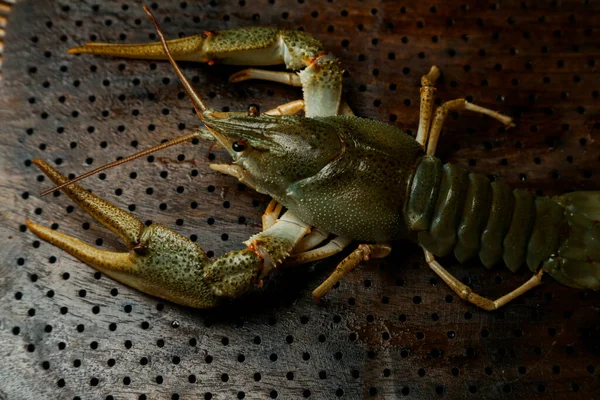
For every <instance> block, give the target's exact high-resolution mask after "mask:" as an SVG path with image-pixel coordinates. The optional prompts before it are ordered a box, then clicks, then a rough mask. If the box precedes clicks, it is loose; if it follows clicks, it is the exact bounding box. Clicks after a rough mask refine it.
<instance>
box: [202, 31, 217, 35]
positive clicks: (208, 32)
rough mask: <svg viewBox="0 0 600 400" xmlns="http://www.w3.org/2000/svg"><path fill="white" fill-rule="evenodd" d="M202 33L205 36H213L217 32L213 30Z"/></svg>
mask: <svg viewBox="0 0 600 400" xmlns="http://www.w3.org/2000/svg"><path fill="white" fill-rule="evenodd" d="M204 34H205V35H206V36H215V35H216V34H217V32H215V31H204Z"/></svg>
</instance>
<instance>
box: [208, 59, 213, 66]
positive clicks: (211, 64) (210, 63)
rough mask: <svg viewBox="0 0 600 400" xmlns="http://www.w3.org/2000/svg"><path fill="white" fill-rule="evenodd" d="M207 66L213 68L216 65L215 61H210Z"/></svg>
mask: <svg viewBox="0 0 600 400" xmlns="http://www.w3.org/2000/svg"><path fill="white" fill-rule="evenodd" d="M207 64H208V65H210V66H213V65H215V60H208V62H207Z"/></svg>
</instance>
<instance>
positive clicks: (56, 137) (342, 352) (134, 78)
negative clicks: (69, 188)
mask: <svg viewBox="0 0 600 400" xmlns="http://www.w3.org/2000/svg"><path fill="white" fill-rule="evenodd" d="M5 3H6V2H5ZM6 4H8V3H6ZM150 4H151V6H152V7H153V8H154V12H155V14H156V15H157V17H158V18H159V21H160V23H161V24H162V27H163V29H164V30H165V33H166V34H167V36H169V37H177V36H178V35H181V34H187V35H189V34H194V33H197V32H200V31H203V30H206V29H208V30H219V29H226V28H234V27H243V26H254V25H268V24H277V25H281V26H283V27H285V28H289V29H305V30H306V31H310V32H311V33H313V34H314V35H315V36H316V37H317V38H318V39H320V40H322V41H323V42H324V43H325V45H326V46H327V48H329V49H330V50H331V51H333V52H334V53H335V54H337V55H338V56H339V57H340V59H341V60H342V64H343V65H344V68H345V69H346V71H347V73H346V77H345V80H344V85H345V89H344V95H345V97H346V99H347V101H348V103H349V104H350V105H351V107H352V108H353V109H354V110H355V111H356V112H357V114H358V115H360V116H363V117H368V118H374V119H379V120H383V121H387V122H390V123H392V124H394V125H396V126H398V127H401V128H403V129H406V130H410V131H411V132H412V133H413V134H414V133H415V132H416V128H417V126H416V124H417V121H418V104H419V101H418V100H419V80H420V77H421V75H422V74H423V73H425V72H426V71H428V70H429V67H430V66H431V65H432V64H436V65H438V66H439V67H440V68H441V69H442V72H443V76H442V78H441V79H440V81H439V83H438V85H437V87H438V91H437V97H438V98H439V101H443V100H451V99H454V98H459V97H465V96H468V98H469V99H470V100H472V101H473V102H475V103H477V104H480V105H482V106H485V107H489V108H493V109H497V110H498V111H500V112H502V113H505V114H509V115H511V116H514V117H515V119H516V122H517V127H516V128H514V129H511V130H508V131H504V130H502V129H500V126H499V124H498V123H497V122H495V121H492V120H490V119H489V118H484V117H480V116H477V115H473V114H467V113H464V114H460V115H454V118H449V122H448V124H447V126H446V129H445V131H444V134H443V136H442V138H441V140H440V144H439V146H438V148H439V155H440V156H441V157H442V158H443V159H445V160H447V161H454V162H458V163H461V164H463V165H466V166H469V168H470V169H472V170H475V171H479V172H483V173H485V174H488V175H490V176H492V177H493V178H494V179H499V180H504V181H506V182H508V183H510V184H511V185H513V186H515V187H521V188H530V189H532V190H536V191H538V194H548V195H550V194H556V193H562V192H566V191H569V190H598V189H600V180H599V176H600V175H599V173H598V164H599V162H600V158H599V155H600V152H599V150H600V148H599V146H600V145H599V144H598V138H599V137H600V104H599V95H598V91H599V90H600V84H599V83H598V82H599V80H598V73H599V64H600V54H599V53H598V48H599V47H598V46H599V45H600V35H599V34H598V27H597V18H598V17H597V16H598V14H599V12H600V7H599V5H598V4H597V3H595V2H588V1H570V0H569V1H562V2H551V1H535V2H521V1H507V2H501V3H495V2H468V1H465V0H463V1H453V0H452V1H444V2H441V1H438V2H426V3H423V2H421V3H419V2H381V1H374V0H373V1H372V0H365V1H360V2H351V3H350V2H348V3H346V2H342V1H333V2H313V1H309V0H306V1H303V0H302V1H292V0H275V1H262V0H261V1H260V2H254V1H218V2H217V1H210V2H182V1H160V2H158V1H157V2H156V3H150ZM1 24H2V21H0V28H3V26H1ZM153 32H154V31H153V27H152V25H151V23H150V21H148V20H147V19H146V17H145V15H144V14H143V11H142V10H141V8H140V5H139V3H138V2H133V1H116V0H107V1H102V2H97V1H90V0H86V1H81V2H66V1H60V2H58V1H47V2H46V1H45V2H39V1H37V2H36V1H21V2H18V3H17V4H16V5H15V6H14V9H13V11H12V12H11V14H10V16H9V18H8V24H7V27H6V36H5V37H4V54H3V55H2V57H3V65H2V69H3V72H2V73H3V80H2V83H1V86H0V121H1V122H2V123H1V124H0V133H1V135H0V144H1V147H0V152H1V154H0V177H1V178H0V184H1V186H2V190H0V204H2V207H1V211H0V212H1V214H0V221H1V222H0V238H1V240H2V243H1V245H0V251H1V253H0V254H1V255H0V256H1V257H2V262H1V263H0V358H1V360H2V362H0V377H1V379H0V399H10V400H14V399H49V398H60V399H74V398H81V399H144V398H146V399H177V398H180V399H187V398H214V399H231V398H246V399H264V398H280V399H288V398H294V399H295V398H304V397H307V396H308V397H310V398H319V399H321V398H323V399H331V398H337V396H340V397H341V398H350V399H360V398H365V397H367V398H380V399H391V398H400V397H405V396H407V397H412V398H418V399H433V398H439V397H446V398H487V399H496V398H522V399H529V398H531V399H533V398H542V397H552V398H557V399H562V398H565V399H566V398H569V399H571V398H585V399H588V398H592V397H593V396H594V395H596V394H597V393H598V388H599V387H600V372H599V369H600V345H599V343H600V313H599V312H598V304H599V300H600V295H599V294H598V293H592V292H587V291H576V290H572V289H568V288H566V287H563V286H560V285H559V284H557V283H556V282H552V281H551V280H550V279H546V282H545V283H544V285H543V286H542V287H540V288H538V289H537V290H534V291H533V292H531V293H528V294H527V295H526V296H524V297H523V298H522V299H520V300H518V301H516V302H515V303H514V304H511V305H509V306H507V307H506V308H505V309H504V310H501V311H499V312H495V313H486V312H483V311H480V310H478V309H476V308H474V307H473V306H471V305H468V304H465V303H464V302H462V301H459V299H458V298H457V297H456V296H454V295H452V294H451V292H450V290H449V289H448V288H447V287H446V286H445V285H444V284H442V283H441V282H440V281H439V280H438V279H436V278H435V277H434V275H433V273H432V272H430V271H429V270H428V268H427V267H426V265H425V262H424V260H423V257H422V255H421V254H420V252H419V251H418V249H417V248H416V247H414V246H412V245H411V244H409V243H400V244H398V245H397V246H396V247H395V248H394V252H393V254H392V256H391V257H389V258H388V259H385V260H383V261H382V262H369V263H367V264H365V265H363V267H362V268H360V269H358V270H357V271H355V272H353V273H352V274H351V275H349V276H348V277H347V278H346V279H345V280H344V281H343V282H341V284H340V286H339V287H338V288H337V289H335V290H333V291H332V292H331V293H330V294H329V295H328V296H327V298H326V302H325V303H324V304H323V305H315V304H314V303H313V301H312V299H311V297H310V292H311V290H312V289H313V288H314V287H316V286H317V285H318V284H319V283H320V282H321V281H322V280H323V278H324V277H325V276H326V275H327V274H328V273H329V272H330V270H331V268H333V266H334V265H335V263H336V261H339V258H337V259H335V260H328V261H326V262H322V263H319V264H317V265H312V266H308V267H304V268H296V269H292V270H289V271H285V272H284V273H281V274H279V275H277V276H275V277H274V278H273V279H272V280H271V281H270V282H269V284H268V285H267V287H266V288H265V289H264V290H263V291H262V292H261V293H255V294H252V295H250V296H248V297H247V298H245V299H244V300H242V301H239V302H236V303H233V304H232V305H231V306H228V307H224V308H221V309H217V310H213V311H196V310H191V309H187V308H184V307H179V306H176V305H173V304H168V303H164V304H163V303H161V302H159V301H158V300H157V299H154V298H151V297H149V296H145V295H143V294H140V293H138V292H136V291H135V290H132V289H129V288H127V287H125V286H123V285H121V284H119V283H117V282H114V281H112V280H110V279H108V278H107V277H104V276H101V275H98V274H95V272H94V271H93V270H92V269H91V268H89V267H87V266H85V265H82V264H81V263H79V262H77V261H76V260H74V259H73V258H72V257H70V256H68V255H66V254H65V253H63V252H61V251H59V250H58V249H56V248H54V247H52V246H50V245H48V244H46V243H40V242H38V241H37V239H36V237H35V236H34V235H33V234H31V233H30V232H27V231H26V230H25V229H24V223H25V219H26V218H30V219H32V220H34V221H36V222H39V223H43V224H46V225H52V224H57V225H56V226H55V227H56V228H57V229H59V230H61V231H63V232H66V233H68V234H71V235H74V236H77V237H79V238H81V239H82V240H84V241H86V242H88V243H92V244H93V243H96V244H97V245H101V246H102V247H103V248H107V249H116V248H119V249H120V248H122V245H121V244H120V243H118V242H117V240H116V239H115V238H114V237H113V236H112V235H111V234H110V232H108V231H106V230H105V229H104V228H102V227H100V226H99V225H98V224H96V223H94V222H93V221H91V220H90V218H88V217H87V216H86V215H84V213H83V212H81V210H78V209H76V208H70V206H71V205H72V204H71V203H70V202H69V201H68V199H67V198H66V196H64V195H58V196H57V197H54V196H49V197H46V198H43V199H41V198H39V196H38V193H39V192H40V191H42V190H43V189H45V188H47V187H49V185H50V183H49V182H48V180H44V179H43V178H42V177H41V175H40V173H39V172H38V171H37V170H36V169H35V168H34V167H33V166H31V160H32V159H33V158H35V157H40V158H43V159H46V160H48V161H50V162H52V163H54V165H57V167H58V168H59V169H60V170H61V171H62V172H64V173H67V174H79V173H81V172H83V171H86V170H88V169H89V168H93V167H96V166H99V165H102V164H104V163H106V162H109V161H113V160H115V159H116V158H117V157H119V156H125V155H128V154H130V153H132V152H134V151H136V149H141V148H145V147H148V146H150V145H152V144H155V143H158V142H159V141H160V140H163V139H169V138H172V137H174V136H176V135H178V134H180V133H182V132H189V131H190V130H191V129H193V127H194V126H198V125H199V122H198V120H197V119H196V117H195V115H194V114H193V110H192V108H191V105H190V103H189V102H188V101H187V99H186V98H185V96H183V95H181V93H182V89H181V86H180V85H179V83H178V82H177V81H176V79H175V77H174V74H173V73H172V71H171V68H170V66H169V65H168V64H167V63H164V62H156V63H151V62H147V61H135V60H119V59H112V58H96V57H91V56H78V57H75V56H69V55H67V54H66V49H67V48H69V47H71V46H74V45H77V44H81V43H84V42H86V41H89V40H92V41H109V42H117V43H124V42H143V41H148V40H153V39H154V36H153V35H154V33H153ZM184 69H185V72H186V73H187V75H188V76H189V77H191V78H193V80H194V84H195V85H196V87H197V88H198V90H199V91H200V93H201V94H202V95H203V96H205V97H206V98H207V102H208V103H209V104H210V105H211V106H213V107H214V108H215V109H217V110H221V109H230V110H243V109H245V108H246V106H247V105H248V104H250V103H257V104H260V105H261V107H262V108H263V109H268V108H270V107H273V106H275V105H277V104H281V103H284V102H287V101H291V100H294V99H296V98H298V97H299V96H300V90H299V89H297V88H288V87H284V86H279V85H272V84H268V83H260V82H245V83H242V84H238V85H230V84H228V83H227V77H228V75H229V74H231V73H233V72H235V71H237V70H239V68H233V67H223V66H218V67H217V66H215V67H208V66H205V65H193V64H184ZM209 154H210V156H209ZM213 157H214V159H216V160H221V161H226V160H227V155H226V152H224V151H223V150H214V151H211V149H210V144H209V143H199V144H197V145H187V146H181V147H179V148H172V149H169V150H167V151H165V152H163V153H161V154H160V155H157V156H156V157H154V158H153V159H151V160H152V161H149V160H138V161H136V162H134V163H131V164H129V165H126V166H123V167H122V168H119V169H113V170H111V171H108V172H107V173H106V175H105V176H104V179H102V178H99V177H96V178H91V179H88V180H87V181H85V183H84V186H85V187H87V188H90V189H91V190H93V191H94V193H97V194H100V195H101V196H102V197H104V198H106V199H108V200H109V201H112V202H114V203H115V204H118V205H121V206H123V207H129V208H130V209H133V210H134V211H133V212H134V213H135V214H136V215H137V216H139V217H140V218H142V219H143V220H152V221H156V222H159V223H162V224H165V225H167V226H170V227H172V228H173V229H176V230H177V231H178V232H180V233H182V234H184V235H186V236H188V237H193V238H195V239H196V240H197V242H198V243H199V244H200V245H201V247H202V248H204V249H205V250H207V251H209V250H210V251H213V252H214V254H216V255H219V254H222V253H224V252H226V251H229V250H232V249H236V248H240V247H241V242H242V241H243V240H244V239H245V238H247V237H248V236H249V235H251V234H252V233H255V232H257V231H258V230H259V222H260V215H261V212H262V210H263V209H264V207H265V206H266V204H267V201H268V199H267V198H266V197H264V196H261V195H258V194H256V193H253V192H252V191H251V190H250V189H247V188H244V187H243V186H240V185H238V184H237V182H235V181H234V180H233V178H230V177H226V176H221V175H219V174H217V173H215V172H213V171H211V170H210V169H209V168H208V162H209V158H213ZM149 188H151V189H152V190H149ZM149 193H151V194H149ZM192 235H193V236H192ZM225 235H226V236H225ZM442 262H443V264H444V265H445V266H447V267H448V268H449V269H450V270H451V271H452V272H453V273H455V274H456V275H457V276H458V277H460V278H461V279H462V280H463V281H465V282H468V283H470V285H471V286H472V287H473V288H474V289H475V290H476V291H478V292H480V293H483V294H485V295H488V296H490V297H494V296H498V295H501V294H504V293H505V292H507V291H509V290H511V289H512V288H514V287H516V286H517V285H519V284H520V283H521V282H523V281H525V280H526V279H528V277H529V274H528V273H526V272H525V271H520V272H519V273H517V274H514V275H513V274H511V273H510V272H509V271H508V270H506V269H503V268H497V269H494V270H492V271H487V270H485V268H482V266H481V264H480V263H478V262H472V263H469V264H467V265H462V266H461V265H458V264H457V263H456V261H455V260H453V259H445V260H442Z"/></svg>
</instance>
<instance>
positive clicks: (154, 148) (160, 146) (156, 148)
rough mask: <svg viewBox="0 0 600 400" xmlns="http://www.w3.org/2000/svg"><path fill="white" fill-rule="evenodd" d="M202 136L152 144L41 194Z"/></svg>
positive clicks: (197, 135) (192, 134)
mask: <svg viewBox="0 0 600 400" xmlns="http://www.w3.org/2000/svg"><path fill="white" fill-rule="evenodd" d="M201 136H203V132H193V133H189V134H187V135H183V136H179V137H177V138H175V139H171V140H169V141H168V142H165V143H161V144H157V145H156V146H152V147H150V148H149V149H146V150H142V151H140V152H138V153H135V154H132V155H130V156H127V157H125V158H122V159H120V160H117V161H113V162H111V163H108V164H105V165H103V166H101V167H98V168H96V169H93V170H91V171H88V172H86V173H85V174H83V175H79V176H77V177H75V178H73V179H69V180H67V181H66V182H64V183H61V184H60V185H58V186H55V187H53V188H51V189H48V190H45V191H43V192H42V193H41V194H40V196H41V197H44V196H46V195H48V194H50V193H52V192H55V191H57V190H60V189H62V188H64V187H65V186H69V185H70V184H72V183H75V182H79V181H80V180H82V179H85V178H89V177H90V176H92V175H96V174H97V173H99V172H102V171H106V170H107V169H110V168H113V167H116V166H119V165H121V164H125V163H128V162H129V161H133V160H135V159H137V158H140V157H144V156H147V155H148V154H152V153H154V152H157V151H159V150H162V149H166V148H167V147H171V146H175V145H176V144H179V143H183V142H187V141H188V140H190V139H195V138H197V137H201Z"/></svg>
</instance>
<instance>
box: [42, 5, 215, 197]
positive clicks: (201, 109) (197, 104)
mask: <svg viewBox="0 0 600 400" xmlns="http://www.w3.org/2000/svg"><path fill="white" fill-rule="evenodd" d="M144 11H145V12H146V14H148V16H149V17H150V20H151V21H152V23H153V24H154V26H155V27H156V32H157V34H158V37H159V38H160V42H161V44H162V48H163V51H164V53H165V54H166V55H167V58H168V59H169V62H170V63H171V65H172V66H173V69H174V70H175V73H176V74H177V77H178V78H179V80H180V81H181V83H182V84H183V87H184V88H185V90H186V92H187V94H188V96H189V97H190V99H191V100H192V104H193V105H194V109H195V110H196V113H197V114H198V116H199V117H200V119H201V120H204V119H206V117H205V114H204V113H205V112H207V111H208V112H209V113H210V114H211V115H213V116H214V117H217V118H222V117H224V116H225V113H217V112H214V111H212V110H210V109H209V108H208V107H207V106H206V104H204V102H203V101H202V99H201V98H200V96H199V95H198V93H196V91H195V90H194V88H193V87H192V85H191V83H190V81H188V79H187V78H186V77H185V75H184V74H183V71H181V68H179V65H177V62H176V61H175V59H174V58H173V56H172V54H171V51H170V50H169V45H168V44H167V40H166V39H165V36H164V34H163V31H162V29H161V28H160V26H159V25H158V22H157V21H156V19H155V18H154V15H153V14H152V12H151V11H150V9H149V8H148V7H147V6H146V5H144ZM79 50H81V49H79V48H75V49H71V50H69V53H78V52H80V51H79ZM197 137H204V133H203V132H194V133H191V134H188V135H183V136H180V137H178V138H175V139H172V140H169V141H168V142H166V143H161V144H159V145H156V146H153V147H151V148H149V149H146V150H143V151H140V152H139V153H135V154H133V155H130V156H128V157H125V158H123V159H121V160H117V161H113V162H111V163H108V164H106V165H103V166H101V167H98V168H96V169H94V170H92V171H89V172H86V173H85V174H83V175H80V176H78V177H75V178H73V179H70V180H68V181H66V182H64V183H62V184H60V185H58V186H55V187H53V188H51V189H48V190H45V191H44V192H42V193H41V197H44V196H46V195H48V194H50V193H53V192H55V191H57V190H60V189H62V188H64V187H66V186H68V185H70V184H72V183H75V182H78V181H80V180H82V179H85V178H88V177H90V176H92V175H95V174H97V173H99V172H102V171H106V170H107V169H110V168H113V167H116V166H119V165H122V164H125V163H127V162H129V161H133V160H135V159H137V158H140V157H144V156H146V155H148V154H151V153H154V152H156V151H159V150H162V149H165V148H167V147H171V146H174V145H176V144H179V143H183V142H186V141H188V140H190V139H195V138H197Z"/></svg>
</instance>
